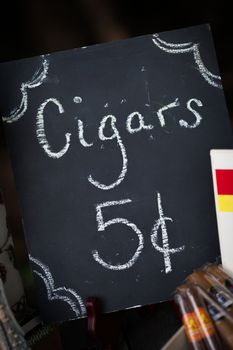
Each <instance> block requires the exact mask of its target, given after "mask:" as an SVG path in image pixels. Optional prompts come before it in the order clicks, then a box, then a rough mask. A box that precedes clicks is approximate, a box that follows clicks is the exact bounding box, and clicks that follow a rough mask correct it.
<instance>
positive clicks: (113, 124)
mask: <svg viewBox="0 0 233 350" xmlns="http://www.w3.org/2000/svg"><path fill="white" fill-rule="evenodd" d="M108 120H110V123H111V127H112V130H113V134H112V135H111V136H105V135H104V128H105V125H106V122H107V121H108ZM99 138H100V140H102V141H105V140H113V139H116V140H117V144H118V146H119V147H120V150H121V155H122V162H123V164H122V170H121V173H120V175H119V177H118V179H117V180H116V181H115V182H113V183H112V184H110V185H105V184H102V183H100V182H99V181H96V180H94V179H93V177H92V175H89V177H88V181H89V182H90V183H91V184H92V185H94V186H96V187H98V188H99V189H101V190H110V189H111V188H114V187H116V186H118V185H119V184H120V183H121V182H122V181H123V180H124V178H125V175H126V173H127V164H128V159H127V155H126V149H125V146H124V144H123V142H122V140H121V137H120V134H119V131H118V129H117V127H116V117H114V116H113V115H107V116H106V117H104V118H103V119H102V121H101V122H100V127H99Z"/></svg>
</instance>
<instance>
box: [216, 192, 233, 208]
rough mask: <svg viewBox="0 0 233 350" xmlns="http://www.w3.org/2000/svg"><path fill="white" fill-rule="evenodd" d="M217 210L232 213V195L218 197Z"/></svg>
mask: <svg viewBox="0 0 233 350" xmlns="http://www.w3.org/2000/svg"><path fill="white" fill-rule="evenodd" d="M218 210H219V211H228V212H231V211H232V212H233V195H218Z"/></svg>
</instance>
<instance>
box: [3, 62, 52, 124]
mask: <svg viewBox="0 0 233 350" xmlns="http://www.w3.org/2000/svg"><path fill="white" fill-rule="evenodd" d="M41 57H42V65H41V66H40V68H39V69H38V70H37V71H36V72H35V73H34V75H33V77H32V79H31V80H29V81H27V82H24V83H22V84H21V87H20V91H21V94H22V99H21V103H20V105H19V107H18V108H15V109H13V110H12V111H11V112H10V115H9V116H8V117H4V116H3V117H2V120H3V121H4V122H6V123H13V122H16V121H17V120H19V119H20V118H21V117H22V116H23V115H24V114H25V112H26V111H27V108H28V89H34V88H35V87H38V86H40V85H41V84H42V83H43V82H44V80H45V78H46V77H47V74H48V70H49V61H48V59H46V58H45V56H44V55H42V56H41Z"/></svg>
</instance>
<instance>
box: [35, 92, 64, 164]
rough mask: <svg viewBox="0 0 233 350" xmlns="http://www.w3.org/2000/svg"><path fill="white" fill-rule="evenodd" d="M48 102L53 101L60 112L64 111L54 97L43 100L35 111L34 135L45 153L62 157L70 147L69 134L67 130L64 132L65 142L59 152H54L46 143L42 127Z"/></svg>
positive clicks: (56, 157) (52, 156)
mask: <svg viewBox="0 0 233 350" xmlns="http://www.w3.org/2000/svg"><path fill="white" fill-rule="evenodd" d="M49 102H52V103H54V104H55V105H56V106H57V107H58V110H59V113H60V114H63V113H64V109H63V106H62V104H61V103H60V102H59V101H58V100H57V99H56V98H48V99H47V100H46V101H45V102H43V103H42V104H41V106H40V107H39V109H38V112H37V116H36V135H37V138H38V141H39V144H40V145H42V147H43V149H44V151H45V152H46V153H47V155H48V156H49V157H51V158H55V159H58V158H60V157H62V156H63V155H64V154H65V153H66V152H67V151H68V148H69V147H70V136H71V134H70V133H68V132H67V133H66V134H65V138H66V144H65V146H64V147H63V148H62V149H61V150H60V151H59V152H54V151H52V150H51V146H50V144H49V143H48V140H47V138H46V134H45V127H44V109H45V107H46V106H47V104H48V103H49Z"/></svg>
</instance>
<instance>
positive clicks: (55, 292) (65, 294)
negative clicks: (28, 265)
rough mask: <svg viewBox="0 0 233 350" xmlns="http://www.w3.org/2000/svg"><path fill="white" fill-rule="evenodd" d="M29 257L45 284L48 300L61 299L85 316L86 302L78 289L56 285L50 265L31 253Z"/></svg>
mask: <svg viewBox="0 0 233 350" xmlns="http://www.w3.org/2000/svg"><path fill="white" fill-rule="evenodd" d="M29 259H30V261H31V262H32V263H33V264H35V266H36V269H34V268H33V272H34V274H36V275H37V276H38V277H40V278H41V279H42V281H43V282H44V284H45V287H46V290H47V296H48V300H49V301H52V300H61V301H62V302H65V303H67V304H68V305H69V307H70V309H71V310H72V311H73V312H74V314H75V316H76V317H83V316H85V315H86V308H85V305H84V302H83V300H82V298H81V297H80V296H79V295H78V294H77V293H76V291H75V290H73V289H71V288H66V287H65V286H62V287H55V283H54V279H53V276H52V274H51V272H50V270H49V267H48V266H46V265H45V264H43V263H42V262H41V261H40V260H39V259H36V258H34V257H32V256H31V255H29Z"/></svg>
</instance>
